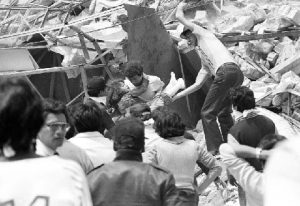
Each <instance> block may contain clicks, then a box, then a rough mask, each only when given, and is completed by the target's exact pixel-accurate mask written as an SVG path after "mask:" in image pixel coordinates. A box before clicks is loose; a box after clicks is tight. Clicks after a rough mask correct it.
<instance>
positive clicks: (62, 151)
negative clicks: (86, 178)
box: [56, 140, 94, 174]
mask: <svg viewBox="0 0 300 206" xmlns="http://www.w3.org/2000/svg"><path fill="white" fill-rule="evenodd" d="M56 151H57V152H58V155H59V156H60V157H61V158H64V159H69V160H73V161H75V162H77V163H78V164H79V165H80V166H81V168H82V169H83V171H84V173H85V174H87V173H89V172H90V171H91V170H92V169H94V166H93V163H92V161H91V160H90V158H89V157H88V155H87V154H86V152H85V151H83V150H82V149H81V148H79V147H78V146H76V145H74V144H73V143H71V142H70V141H68V140H65V141H64V143H63V145H62V146H60V147H58V148H57V150H56Z"/></svg>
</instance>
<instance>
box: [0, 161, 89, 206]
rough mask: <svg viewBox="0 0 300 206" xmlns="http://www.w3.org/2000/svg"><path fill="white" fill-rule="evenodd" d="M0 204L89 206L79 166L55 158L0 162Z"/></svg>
mask: <svg viewBox="0 0 300 206" xmlns="http://www.w3.org/2000/svg"><path fill="white" fill-rule="evenodd" d="M0 168H1V169H0V205H13V206H37V205H38V206H62V205H63V206H90V205H92V203H91V196H90V192H89V189H88V185H87V180H86V177H85V175H84V173H83V171H82V169H81V168H80V166H79V165H78V164H77V163H75V162H73V161H70V160H64V159H61V158H60V157H57V156H49V157H41V158H32V159H25V160H17V161H9V162H0Z"/></svg>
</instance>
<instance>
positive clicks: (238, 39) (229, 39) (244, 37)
mask: <svg viewBox="0 0 300 206" xmlns="http://www.w3.org/2000/svg"><path fill="white" fill-rule="evenodd" d="M221 35H222V34H221ZM284 36H293V37H299V36H300V30H292V31H278V32H273V33H266V34H249V35H248V34H245V35H235V36H223V37H218V38H219V39H220V41H221V42H223V43H231V42H243V41H251V40H259V39H269V38H277V37H284Z"/></svg>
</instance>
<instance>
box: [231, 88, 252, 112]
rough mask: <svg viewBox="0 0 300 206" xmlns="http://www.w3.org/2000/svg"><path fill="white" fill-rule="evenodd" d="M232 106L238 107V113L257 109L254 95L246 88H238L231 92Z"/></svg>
mask: <svg viewBox="0 0 300 206" xmlns="http://www.w3.org/2000/svg"><path fill="white" fill-rule="evenodd" d="M230 96H231V100H232V105H233V106H236V107H237V111H239V112H243V111H244V110H248V109H253V108H255V98H254V93H253V91H252V90H251V89H249V88H248V87H245V86H240V87H236V88H234V89H231V90H230Z"/></svg>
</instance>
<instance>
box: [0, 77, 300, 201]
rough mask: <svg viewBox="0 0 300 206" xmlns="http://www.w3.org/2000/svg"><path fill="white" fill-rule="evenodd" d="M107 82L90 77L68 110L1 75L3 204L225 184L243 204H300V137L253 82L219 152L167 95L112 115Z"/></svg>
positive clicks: (195, 192)
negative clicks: (280, 128)
mask: <svg viewBox="0 0 300 206" xmlns="http://www.w3.org/2000/svg"><path fill="white" fill-rule="evenodd" d="M141 75H145V74H141ZM171 79H172V77H171ZM103 81H104V79H102V78H92V79H90V81H89V84H88V89H89V95H90V98H85V99H84V101H83V102H80V103H77V104H75V105H72V106H70V107H69V108H67V107H66V105H65V104H64V103H62V102H60V101H58V100H54V99H43V100H42V99H41V98H40V97H39V96H38V95H37V93H36V92H35V91H34V90H33V89H32V88H31V86H30V85H29V84H28V83H27V82H26V81H25V80H24V79H22V78H10V79H7V80H3V81H1V82H0V134H1V136H0V147H1V149H0V168H1V169H0V205H35V204H41V205H95V206H98V205H198V200H199V195H201V194H203V193H204V191H205V190H206V188H207V187H208V186H209V185H210V184H211V183H213V182H217V181H220V182H222V183H223V184H225V186H226V184H235V185H237V186H238V188H239V200H240V205H267V206H271V205H272V206H273V205H284V204H288V205H298V203H299V200H298V199H299V198H297V194H298V191H299V190H300V189H299V187H298V185H299V182H300V181H299V179H300V176H299V173H298V172H299V169H300V168H299V167H300V166H299V164H298V159H299V157H300V152H299V149H298V146H299V141H300V140H289V141H286V140H285V139H286V138H285V137H284V136H281V135H280V134H277V131H276V127H275V125H274V123H273V121H272V120H271V119H269V118H268V117H265V116H263V115H261V114H259V113H258V112H257V110H256V109H255V99H254V94H253V92H252V91H251V90H250V89H249V88H247V87H244V86H241V87H237V88H235V89H233V90H231V100H232V102H233V107H234V109H235V110H236V112H237V113H239V114H240V116H239V117H238V118H236V121H235V124H234V126H233V127H231V129H230V130H229V134H228V140H227V143H223V144H222V145H221V146H220V148H219V152H220V155H219V154H217V155H216V154H211V153H210V152H208V151H207V149H206V147H205V146H204V147H203V146H201V145H200V144H199V143H198V142H197V141H195V138H194V136H193V135H188V134H189V133H187V128H186V126H185V125H184V123H183V122H182V120H181V117H180V115H179V114H177V113H176V112H175V111H173V110H172V109H170V108H169V107H168V106H166V105H165V102H164V101H162V102H163V103H162V106H159V105H155V108H154V109H153V102H151V103H150V104H147V101H145V102H137V103H136V102H135V103H132V104H130V105H129V106H128V107H127V108H126V107H125V111H124V112H121V113H119V117H121V118H119V119H118V120H116V121H113V120H112V117H111V116H110V114H109V113H108V112H107V111H108V110H107V108H106V106H105V104H102V103H100V102H99V101H98V99H97V94H99V93H101V91H102V92H103V89H104V87H105V83H104V82H103ZM143 81H145V80H143ZM171 81H177V80H176V79H175V80H174V79H173V80H171ZM171 81H170V82H171ZM173 83H174V82H173ZM173 83H172V82H171V83H170V84H173ZM177 83H178V82H175V83H174V84H177ZM144 86H145V88H146V90H147V88H148V87H149V82H148V83H147V84H145V85H144ZM144 86H142V87H144ZM145 88H144V89H145ZM94 90H96V92H95V91H94ZM93 92H94V93H93ZM156 95H157V94H156ZM154 98H157V97H154ZM160 98H161V96H159V97H158V99H160ZM126 101H127V100H126ZM127 103H128V102H127ZM156 103H157V102H156ZM156 103H155V104H156ZM116 107H117V105H116ZM151 108H152V109H151ZM281 141H282V142H284V143H282V144H281V145H280V146H279V147H278V148H277V147H276V148H275V146H276V144H277V143H278V142H281ZM274 148H275V149H274ZM269 157H270V160H269ZM266 161H267V162H266ZM266 163H267V164H266ZM221 164H225V166H226V168H227V173H228V178H225V179H224V177H223V178H222V180H221V179H220V175H221V172H222V166H221ZM265 165H267V167H265ZM197 166H198V167H200V168H201V170H202V172H204V173H205V178H204V180H203V181H202V182H201V184H199V185H198V183H197V180H196V176H195V172H196V168H197ZM265 168H266V170H264V169H265ZM223 172H224V171H223Z"/></svg>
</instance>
